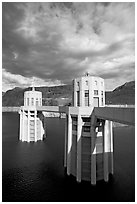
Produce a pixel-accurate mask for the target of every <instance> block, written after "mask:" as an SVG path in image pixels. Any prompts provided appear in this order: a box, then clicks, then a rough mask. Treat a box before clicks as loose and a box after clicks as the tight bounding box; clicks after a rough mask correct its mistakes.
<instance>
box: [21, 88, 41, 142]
mask: <svg viewBox="0 0 137 204" xmlns="http://www.w3.org/2000/svg"><path fill="white" fill-rule="evenodd" d="M41 106H42V93H41V92H40V91H35V88H34V87H33V88H32V91H26V92H25V93H24V106H21V108H20V111H19V114H20V135H19V139H20V140H21V141H26V142H37V141H38V140H43V136H44V135H45V127H44V126H45V122H44V116H43V114H42V111H38V110H37V108H38V107H41Z"/></svg>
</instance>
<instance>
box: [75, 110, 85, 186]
mask: <svg viewBox="0 0 137 204" xmlns="http://www.w3.org/2000/svg"><path fill="white" fill-rule="evenodd" d="M82 122H83V121H82V117H81V115H80V114H78V123H77V174H76V175H77V181H78V182H81V139H82V138H81V137H82Z"/></svg>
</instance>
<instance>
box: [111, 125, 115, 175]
mask: <svg viewBox="0 0 137 204" xmlns="http://www.w3.org/2000/svg"><path fill="white" fill-rule="evenodd" d="M110 142H111V144H110V148H111V154H110V163H111V165H110V173H111V174H114V155H113V122H112V121H110Z"/></svg>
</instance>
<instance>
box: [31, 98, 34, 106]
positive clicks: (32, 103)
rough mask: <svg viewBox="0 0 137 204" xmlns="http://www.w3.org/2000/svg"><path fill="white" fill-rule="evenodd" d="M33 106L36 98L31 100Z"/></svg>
mask: <svg viewBox="0 0 137 204" xmlns="http://www.w3.org/2000/svg"><path fill="white" fill-rule="evenodd" d="M31 105H32V106H34V98H31Z"/></svg>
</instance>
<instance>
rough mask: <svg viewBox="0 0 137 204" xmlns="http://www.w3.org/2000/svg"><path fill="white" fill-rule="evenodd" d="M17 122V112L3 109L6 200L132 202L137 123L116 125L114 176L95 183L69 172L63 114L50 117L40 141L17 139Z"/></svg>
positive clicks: (3, 189)
mask: <svg viewBox="0 0 137 204" xmlns="http://www.w3.org/2000/svg"><path fill="white" fill-rule="evenodd" d="M18 127H19V116H18V114H15V113H4V114H3V118H2V134H3V135H2V136H3V140H2V142H3V148H2V151H3V153H2V164H3V165H2V200H3V202H6V201H7V202H8V201H11V202H14V201H20V202H21V201H22V202H23V201H32V202H35V201H37V202H38V201H60V202H61V201H64V202H66V201H77V202H78V201H79V202H80V201H83V202H84V201H98V202H99V201H110V202H111V201H123V202H124V201H125V202H131V201H134V199H135V192H134V189H135V186H134V178H135V175H134V159H135V158H134V153H135V152H134V149H135V148H134V134H135V133H134V128H133V127H124V128H123V127H119V128H115V129H114V151H115V153H114V176H113V177H110V181H109V182H108V183H105V182H103V181H100V182H97V185H96V186H91V185H90V183H89V182H84V181H82V183H77V182H76V178H74V177H73V176H67V175H66V169H64V167H63V161H64V131H65V121H64V119H59V118H46V138H45V140H44V141H41V142H37V143H26V142H20V141H18ZM129 167H130V168H129Z"/></svg>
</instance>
